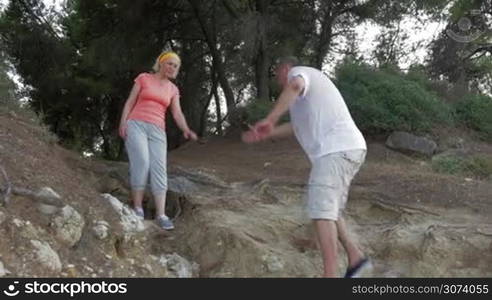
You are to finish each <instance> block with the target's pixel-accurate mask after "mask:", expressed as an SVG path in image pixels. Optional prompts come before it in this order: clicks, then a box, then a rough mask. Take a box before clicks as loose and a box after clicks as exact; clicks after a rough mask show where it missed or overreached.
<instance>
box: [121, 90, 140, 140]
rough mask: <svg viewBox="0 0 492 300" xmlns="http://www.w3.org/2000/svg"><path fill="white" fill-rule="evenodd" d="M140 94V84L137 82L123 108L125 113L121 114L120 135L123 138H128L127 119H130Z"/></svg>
mask: <svg viewBox="0 0 492 300" xmlns="http://www.w3.org/2000/svg"><path fill="white" fill-rule="evenodd" d="M138 93H140V84H139V83H138V82H135V84H134V85H133V87H132V90H131V92H130V95H129V96H128V99H126V102H125V107H124V108H123V113H122V114H121V120H120V127H119V134H120V136H121V137H122V138H125V137H126V119H127V118H128V115H129V114H130V111H131V110H132V108H133V106H135V102H136V101H137V96H138Z"/></svg>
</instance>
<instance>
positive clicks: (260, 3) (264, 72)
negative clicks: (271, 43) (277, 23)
mask: <svg viewBox="0 0 492 300" xmlns="http://www.w3.org/2000/svg"><path fill="white" fill-rule="evenodd" d="M269 3H270V1H269V0H257V1H256V13H257V23H256V24H257V25H256V27H257V35H256V43H257V49H256V59H255V72H256V89H257V94H256V96H257V98H258V99H260V100H265V101H267V100H268V99H269V96H270V86H269V82H268V81H269V80H268V68H269V58H268V57H267V30H266V29H267V28H266V27H267V24H266V19H267V17H268V16H267V13H268V5H269Z"/></svg>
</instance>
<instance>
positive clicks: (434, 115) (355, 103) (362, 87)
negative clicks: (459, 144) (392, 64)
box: [336, 60, 454, 134]
mask: <svg viewBox="0 0 492 300" xmlns="http://www.w3.org/2000/svg"><path fill="white" fill-rule="evenodd" d="M336 78H337V80H336V81H337V86H338V88H339V90H340V92H341V93H342V95H343V97H344V99H345V101H346V103H347V105H348V107H349V109H350V111H351V114H352V116H353V118H354V120H355V122H356V123H357V125H358V127H359V128H360V129H361V130H362V131H364V132H365V133H369V134H374V133H387V132H391V131H395V130H402V131H409V132H417V133H418V132H428V131H430V129H431V128H432V127H433V126H434V125H436V124H441V125H452V124H453V123H454V116H453V110H452V109H451V108H450V107H449V106H448V105H446V104H445V103H444V102H442V101H441V100H440V99H439V98H438V96H437V95H436V94H435V93H434V92H433V91H432V90H431V89H430V84H428V80H427V79H426V78H425V76H423V75H418V74H416V73H415V72H413V73H412V74H409V75H407V74H403V73H401V72H399V71H397V70H393V69H374V68H372V67H370V66H368V65H366V64H362V63H358V62H353V61H349V60H345V61H344V62H342V64H341V65H339V66H338V67H337V71H336Z"/></svg>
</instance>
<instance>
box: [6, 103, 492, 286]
mask: <svg viewBox="0 0 492 300" xmlns="http://www.w3.org/2000/svg"><path fill="white" fill-rule="evenodd" d="M464 138H465V139H467V137H466V136H465V137H464ZM438 142H440V141H438ZM440 144H444V143H442V142H440ZM470 145H472V146H470V147H469V148H470V149H472V150H473V151H479V152H481V153H485V154H487V153H489V154H490V153H492V151H491V150H492V147H490V145H488V144H485V143H480V142H477V141H475V140H474V141H473V143H472V144H470ZM0 166H2V168H3V169H4V170H5V173H6V175H7V178H5V177H2V179H1V181H0V184H1V185H0V187H1V189H2V194H3V195H7V189H6V187H7V182H8V183H10V184H11V187H12V188H13V189H12V190H11V193H9V197H8V198H9V199H8V200H9V201H8V202H6V203H5V205H4V206H3V207H0V239H1V241H2V242H1V243H0V276H4V277H38V276H54V277H199V276H200V277H317V276H319V275H320V273H321V258H320V256H319V253H318V249H317V246H316V242H315V239H314V235H313V232H312V228H311V225H310V222H309V220H308V219H307V218H306V216H305V214H304V210H303V205H304V204H303V203H304V202H303V194H304V190H305V185H304V184H305V181H306V179H307V176H308V173H309V164H308V162H307V160H306V158H305V157H304V155H303V154H302V152H301V150H300V149H299V147H298V145H297V144H296V142H295V141H294V140H285V141H277V142H267V143H263V144H259V145H244V144H242V143H240V141H239V140H238V138H237V136H236V137H234V136H233V137H227V138H212V139H209V140H207V141H202V142H201V143H189V144H186V145H184V146H183V147H181V148H179V149H177V150H174V151H172V152H170V154H169V175H170V178H169V187H170V191H169V194H168V208H167V212H168V214H169V215H170V216H172V217H174V218H175V225H176V230H174V231H171V232H166V231H162V230H160V229H159V228H158V227H157V226H156V225H155V224H154V222H153V221H152V214H153V207H152V201H150V200H147V201H146V214H147V218H146V220H144V221H140V220H138V219H137V218H136V217H135V215H134V214H133V213H132V212H131V211H130V210H129V208H128V190H127V186H126V180H127V172H128V171H127V170H128V169H127V165H126V164H125V163H115V162H105V161H96V160H90V159H84V158H82V157H81V156H80V155H78V154H75V153H73V152H70V151H68V150H65V149H63V148H61V147H59V146H58V145H56V142H55V140H54V139H53V137H52V136H51V135H49V134H48V133H47V132H46V131H45V130H44V129H42V128H40V127H39V126H37V125H36V124H35V123H34V122H32V121H29V120H26V119H23V118H20V117H18V116H17V115H16V114H15V113H12V112H9V113H0ZM48 188H49V189H48ZM20 189H24V190H28V191H32V192H33V193H31V195H29V194H26V193H24V194H22V193H20V192H21V191H19V190H20ZM43 195H45V196H43ZM46 195H48V196H46ZM491 195H492V182H491V181H490V180H488V179H480V180H479V179H477V178H467V177H460V176H451V175H442V174H437V173H435V172H434V171H433V170H432V168H431V167H430V159H428V158H425V157H415V156H408V155H404V154H401V153H398V152H395V151H393V150H390V149H388V148H387V147H385V146H384V143H381V142H380V141H377V140H374V141H371V142H370V143H369V151H368V160H367V162H366V164H365V165H364V166H363V168H362V169H361V171H360V173H359V175H358V176H357V178H356V179H355V181H354V184H353V188H352V191H351V193H350V199H349V204H348V208H347V212H346V217H347V221H348V223H349V225H350V226H351V229H352V234H354V235H355V236H356V237H357V238H358V240H359V241H360V244H361V246H362V247H363V249H364V250H365V251H366V253H367V254H368V255H370V256H371V257H372V258H373V261H374V270H373V272H372V274H368V275H369V276H378V277H420V276H429V277H434V276H436V277H441V276H449V277H479V276H480V277H482V276H492V220H491V219H490V215H491V213H492V199H491V197H490V196H491ZM2 198H3V199H1V200H2V201H3V200H5V199H4V198H5V197H2ZM46 199H55V200H56V201H51V202H50V201H48V200H46ZM48 202H49V203H48ZM43 203H44V204H43ZM47 203H48V204H50V205H46V204H47ZM345 265H346V262H345V257H344V256H343V253H342V252H340V260H339V269H340V273H342V272H343V270H344V269H345Z"/></svg>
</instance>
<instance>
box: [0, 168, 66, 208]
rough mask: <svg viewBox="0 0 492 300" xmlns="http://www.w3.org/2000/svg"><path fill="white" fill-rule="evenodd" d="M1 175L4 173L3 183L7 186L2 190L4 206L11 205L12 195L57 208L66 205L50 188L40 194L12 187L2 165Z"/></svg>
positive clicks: (40, 191)
mask: <svg viewBox="0 0 492 300" xmlns="http://www.w3.org/2000/svg"><path fill="white" fill-rule="evenodd" d="M0 173H2V177H3V181H5V185H6V187H5V188H3V187H2V188H0V191H1V194H2V198H3V199H2V200H3V203H4V205H7V204H9V202H10V195H11V194H14V195H17V196H22V197H26V198H29V199H30V200H32V201H36V202H40V203H43V204H47V205H52V206H57V207H63V206H64V205H65V204H64V203H63V202H62V200H61V197H60V196H59V195H58V194H56V193H55V192H54V191H53V190H52V189H50V188H42V189H40V190H39V191H38V192H34V191H31V190H28V189H25V188H20V187H16V186H13V185H12V183H11V182H10V180H9V177H8V176H7V172H5V169H4V168H3V166H1V165H0Z"/></svg>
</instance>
